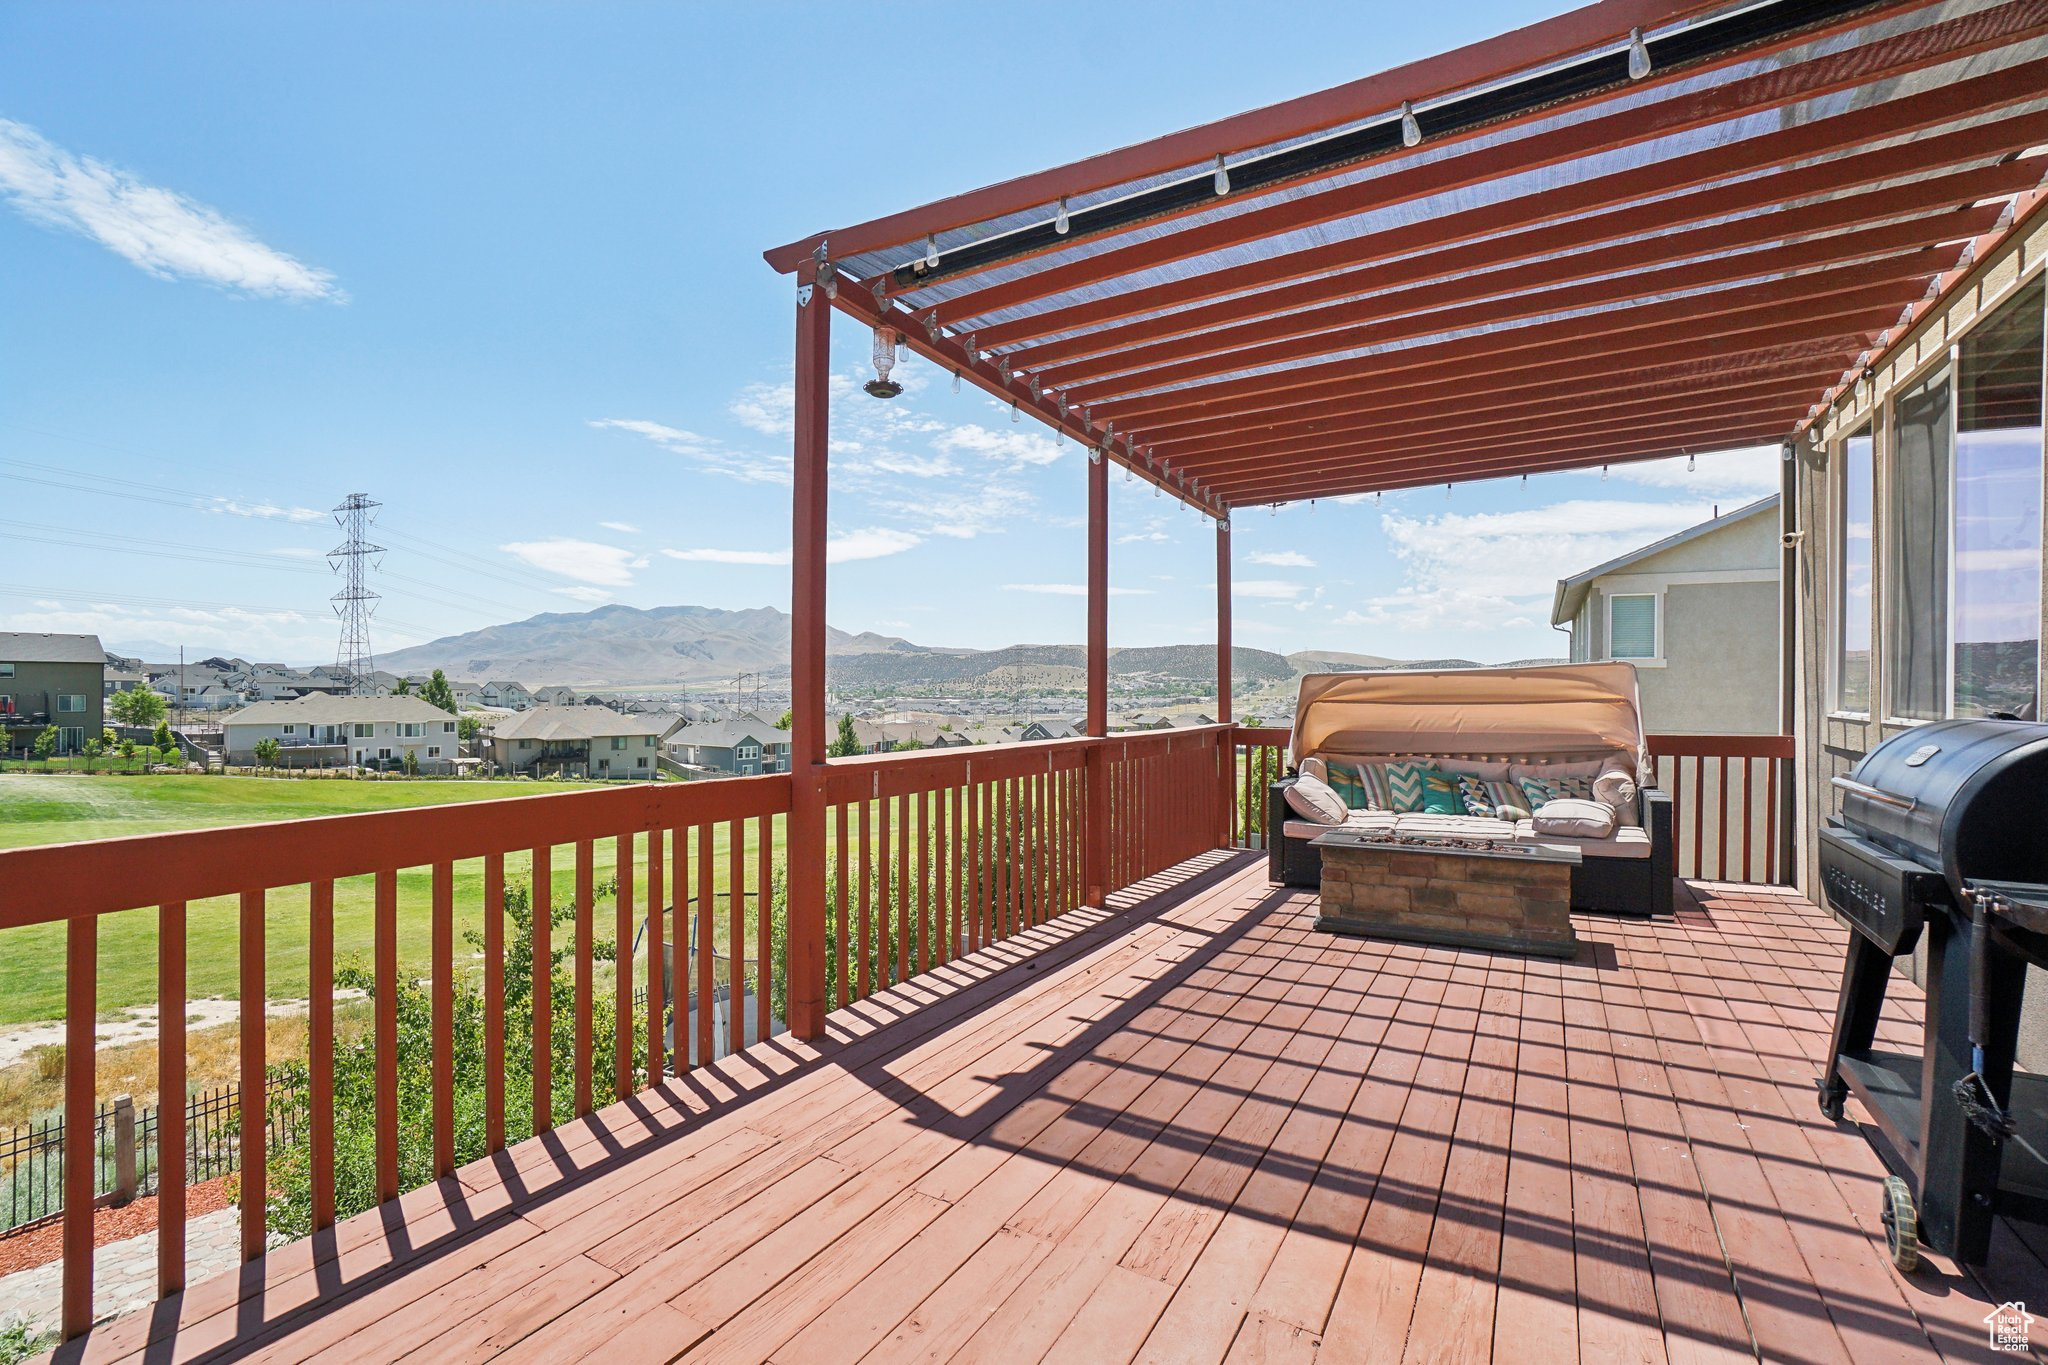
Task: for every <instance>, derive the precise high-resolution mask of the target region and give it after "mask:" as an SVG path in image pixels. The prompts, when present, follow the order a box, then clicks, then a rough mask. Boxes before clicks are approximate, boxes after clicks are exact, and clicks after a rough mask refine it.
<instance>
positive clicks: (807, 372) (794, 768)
mask: <svg viewBox="0 0 2048 1365" xmlns="http://www.w3.org/2000/svg"><path fill="white" fill-rule="evenodd" d="M831 375H832V306H831V304H830V303H828V302H827V301H826V298H825V291H824V290H823V289H820V288H817V287H816V274H815V267H812V266H810V265H808V264H807V265H806V266H805V267H804V268H803V269H801V270H800V271H798V273H797V307H796V442H795V449H794V459H793V471H792V472H793V474H794V479H795V483H794V488H793V491H792V493H791V497H790V505H791V516H792V523H791V536H790V594H789V596H790V603H789V616H790V624H789V633H790V640H789V676H790V685H789V693H790V712H791V719H790V737H789V748H790V763H789V771H790V805H789V830H788V836H789V837H788V840H787V850H786V852H785V855H784V856H785V858H786V859H787V863H788V871H787V873H786V876H787V878H788V888H789V889H788V913H789V983H788V991H789V1019H788V1024H789V1028H790V1032H792V1033H794V1034H795V1035H796V1036H797V1037H799V1038H804V1039H811V1038H817V1037H820V1036H822V1035H823V1034H824V1032H825V525H826V522H825V499H826V491H827V486H828V466H827V449H826V447H827V443H828V441H829V439H830V428H831V422H830V416H829V412H828V407H829V403H830V397H831V395H830V385H831ZM762 909H763V913H766V909H767V907H766V903H765V901H764V902H763V907H762ZM735 951H737V949H735Z"/></svg>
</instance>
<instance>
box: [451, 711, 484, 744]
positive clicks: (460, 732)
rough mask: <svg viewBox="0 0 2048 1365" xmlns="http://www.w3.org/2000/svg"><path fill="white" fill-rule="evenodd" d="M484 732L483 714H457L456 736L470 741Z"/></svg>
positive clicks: (464, 740)
mask: <svg viewBox="0 0 2048 1365" xmlns="http://www.w3.org/2000/svg"><path fill="white" fill-rule="evenodd" d="M483 732H484V718H483V717H482V716H479V715H475V714H473V713H472V714H470V715H466V716H457V717H456V718H455V735H456V738H458V739H460V740H462V741H463V742H464V743H468V742H469V741H470V740H473V739H475V738H476V737H477V736H478V735H480V734H482V733H483Z"/></svg>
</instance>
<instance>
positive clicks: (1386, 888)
mask: <svg viewBox="0 0 2048 1365" xmlns="http://www.w3.org/2000/svg"><path fill="white" fill-rule="evenodd" d="M1310 842H1311V843H1312V844H1313V845H1314V846H1315V847H1316V848H1319V849H1321V850H1322V853H1323V913H1322V917H1321V918H1319V919H1318V920H1317V921H1316V928H1318V929H1321V930H1324V931H1325V932H1328V933H1333V934H1352V935H1356V936H1358V937H1361V938H1391V939H1403V940H1407V941H1409V942H1414V943H1439V944H1445V945H1448V946H1450V947H1454V948H1486V949H1491V950H1493V951H1495V952H1507V953H1531V954H1535V955H1539V956H1542V957H1571V956H1573V955H1574V954H1575V953H1577V952H1578V947H1579V941H1578V939H1577V937H1576V936H1575V935H1574V934H1573V933H1572V919H1571V909H1572V869H1573V868H1574V867H1576V866H1578V863H1579V851H1578V850H1577V849H1575V848H1556V847H1552V846H1549V845H1545V844H1528V843H1518V842H1515V841H1513V840H1486V839H1467V838H1460V837H1454V836H1449V835H1400V834H1388V833H1375V832H1367V831H1361V830H1342V829H1337V830H1332V831H1330V832H1329V833H1328V834H1324V835H1320V836H1318V837H1317V838H1315V839H1313V840H1311V841H1310Z"/></svg>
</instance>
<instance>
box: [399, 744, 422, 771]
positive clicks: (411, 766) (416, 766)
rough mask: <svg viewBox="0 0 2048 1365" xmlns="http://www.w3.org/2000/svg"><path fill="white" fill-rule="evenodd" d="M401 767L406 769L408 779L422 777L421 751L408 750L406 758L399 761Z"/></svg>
mask: <svg viewBox="0 0 2048 1365" xmlns="http://www.w3.org/2000/svg"><path fill="white" fill-rule="evenodd" d="M399 766H400V767H402V768H404V769H405V775H406V776H407V777H418V776H419V775H420V751H419V750H417V749H407V750H406V751H405V757H404V758H403V759H401V760H400V761H399Z"/></svg>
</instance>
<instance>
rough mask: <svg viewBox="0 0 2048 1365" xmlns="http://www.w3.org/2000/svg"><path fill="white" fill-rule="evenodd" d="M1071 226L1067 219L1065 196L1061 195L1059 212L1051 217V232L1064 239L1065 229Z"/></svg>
mask: <svg viewBox="0 0 2048 1365" xmlns="http://www.w3.org/2000/svg"><path fill="white" fill-rule="evenodd" d="M1072 226H1073V224H1072V223H1071V222H1069V221H1068V219H1067V196H1065V195H1064V194H1063V195H1061V196H1060V211H1059V212H1058V213H1055V214H1054V215H1053V216H1052V230H1053V231H1054V232H1057V233H1058V234H1059V235H1060V236H1062V237H1064V236H1066V235H1067V229H1068V228H1070V227H1072Z"/></svg>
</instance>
